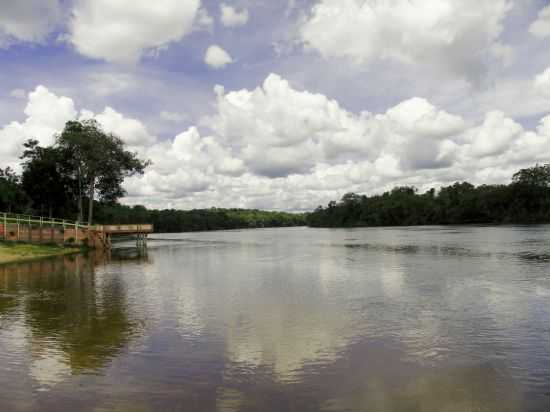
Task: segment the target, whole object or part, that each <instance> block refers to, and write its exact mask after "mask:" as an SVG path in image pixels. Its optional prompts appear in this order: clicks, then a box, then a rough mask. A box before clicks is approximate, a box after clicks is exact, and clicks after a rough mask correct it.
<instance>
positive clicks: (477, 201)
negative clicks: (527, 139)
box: [307, 165, 550, 227]
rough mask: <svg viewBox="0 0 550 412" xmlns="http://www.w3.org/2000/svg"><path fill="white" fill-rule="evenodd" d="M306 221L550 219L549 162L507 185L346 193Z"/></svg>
mask: <svg viewBox="0 0 550 412" xmlns="http://www.w3.org/2000/svg"><path fill="white" fill-rule="evenodd" d="M307 222H308V224H309V225H310V226H318V227H357V226H404V225H405V226H406V225H435V224H441V225H443V224H464V223H496V224H500V223H550V165H542V166H541V165H536V166H534V167H531V168H527V169H522V170H520V171H519V172H517V173H516V174H515V175H514V176H513V178H512V183H511V184H509V185H481V186H478V187H475V186H474V185H472V184H470V183H468V182H460V183H459V182H457V183H455V184H453V185H450V186H446V187H442V188H440V189H439V191H436V190H435V189H431V190H429V191H427V192H426V193H422V194H419V193H418V192H417V190H416V188H414V187H396V188H394V189H393V190H391V191H389V192H386V193H383V194H380V195H374V196H366V195H358V194H355V193H348V194H346V195H344V196H343V197H342V200H341V201H340V202H335V201H332V202H330V203H329V204H328V206H327V207H322V206H319V207H318V208H317V209H316V210H315V211H314V212H313V213H311V214H309V215H308V217H307Z"/></svg>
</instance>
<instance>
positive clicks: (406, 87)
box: [0, 0, 550, 210]
mask: <svg viewBox="0 0 550 412" xmlns="http://www.w3.org/2000/svg"><path fill="white" fill-rule="evenodd" d="M548 6H550V3H549V2H548V1H542V0H279V1H273V0H272V1H267V0H265V1H264V0H254V1H253V0H228V1H225V2H219V1H213V0H202V1H200V0H156V1H155V2H149V1H146V0H133V1H129V0H93V1H92V0H63V1H61V0H21V1H18V2H12V1H8V0H0V7H1V9H2V15H1V16H0V67H2V70H1V71H0V167H2V166H4V167H5V166H7V165H10V166H16V165H17V156H18V154H19V153H20V148H21V143H22V142H23V141H24V140H26V139H27V138H31V137H34V138H38V139H39V140H40V141H41V142H42V143H43V144H51V143H52V142H53V138H52V136H53V135H54V134H55V133H56V132H58V131H59V130H61V128H62V127H63V124H64V123H65V122H66V121H67V120H70V119H72V118H87V117H95V118H97V119H98V120H99V121H100V122H101V123H102V124H103V127H104V128H105V129H106V130H107V131H110V132H114V133H116V134H119V135H120V136H121V137H122V138H123V139H124V140H125V141H126V142H127V143H128V145H129V146H130V147H131V148H132V149H133V150H136V151H137V152H139V153H140V154H141V155H142V156H143V157H147V158H149V159H151V160H153V166H152V167H151V168H150V170H149V171H148V172H147V173H146V174H145V175H144V176H143V177H140V178H133V179H130V180H128V181H127V182H126V188H127V190H128V197H127V198H126V199H124V201H125V202H127V203H130V204H136V203H140V204H146V205H148V206H151V207H178V208H193V207H211V206H224V207H260V208H266V209H284V210H308V209H311V208H314V207H315V206H317V205H318V204H321V203H326V202H328V201H329V200H331V199H337V198H339V197H341V196H342V195H343V194H344V193H346V192H349V191H356V192H360V193H375V192H380V191H383V190H386V189H388V188H390V187H392V186H394V185H415V186H417V187H418V188H419V189H420V190H424V189H427V188H429V187H432V186H434V187H438V186H440V185H443V184H448V183H450V182H453V181H456V180H470V181H472V182H474V183H478V184H481V183H502V182H506V181H508V180H509V179H510V177H511V175H512V174H513V172H514V171H515V170H517V169H519V168H521V167H525V166H529V165H532V164H534V163H536V162H547V161H548V155H547V153H550V151H549V149H550V117H547V115H548V114H549V113H548V112H549V111H550V71H547V69H549V67H550V59H549V49H548V47H549V46H548V40H549V37H550V7H548ZM207 56H208V57H207Z"/></svg>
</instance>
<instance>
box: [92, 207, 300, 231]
mask: <svg viewBox="0 0 550 412" xmlns="http://www.w3.org/2000/svg"><path fill="white" fill-rule="evenodd" d="M97 216H98V220H99V221H101V222H107V223H113V224H126V223H151V224H153V225H154V227H155V231H156V232H159V233H178V232H194V231H205V230H227V229H247V228H264V227H289V226H305V224H306V220H305V215H304V214H297V213H285V212H269V211H264V210H255V209H254V210H251V209H220V208H210V209H196V210H176V209H165V210H150V209H146V208H145V207H143V206H133V207H131V206H125V205H120V204H105V203H104V204H101V205H99V206H98V208H97Z"/></svg>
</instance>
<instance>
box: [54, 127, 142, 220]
mask: <svg viewBox="0 0 550 412" xmlns="http://www.w3.org/2000/svg"><path fill="white" fill-rule="evenodd" d="M57 146H58V147H59V148H60V149H61V150H63V151H65V152H66V153H67V154H68V156H69V158H70V159H71V164H72V166H73V172H74V178H75V181H76V182H77V199H78V208H79V219H80V220H82V217H83V211H82V205H83V198H84V195H85V194H87V198H88V224H92V221H93V208H94V199H95V196H96V194H97V195H98V196H99V198H100V199H101V200H104V199H105V200H109V201H115V200H116V199H118V198H120V197H122V196H123V195H124V194H125V191H124V189H123V188H122V182H123V181H124V178H125V177H128V176H132V175H135V174H142V173H143V172H144V170H145V168H146V167H147V166H148V165H149V164H150V162H149V161H143V160H140V159H139V158H138V157H137V154H136V153H132V152H130V151H128V150H125V147H124V142H123V141H122V139H121V138H120V137H118V136H115V135H114V134H111V133H106V132H105V131H103V129H102V128H101V126H100V125H99V123H98V122H97V121H95V120H85V121H70V122H67V124H66V125H65V128H64V130H63V132H62V133H61V134H60V135H59V136H58V137H57Z"/></svg>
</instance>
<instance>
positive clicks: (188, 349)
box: [0, 226, 550, 412]
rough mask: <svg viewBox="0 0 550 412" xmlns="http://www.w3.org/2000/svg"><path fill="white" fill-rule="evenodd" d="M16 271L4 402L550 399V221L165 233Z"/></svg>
mask: <svg viewBox="0 0 550 412" xmlns="http://www.w3.org/2000/svg"><path fill="white" fill-rule="evenodd" d="M156 237H157V238H158V239H163V240H158V241H152V242H150V243H149V248H148V251H147V253H146V254H138V253H137V252H136V251H135V250H131V249H124V248H121V249H119V250H115V251H114V252H113V254H112V256H100V255H90V256H87V257H85V256H76V257H74V256H73V257H64V258H59V259H50V260H43V261H37V262H32V263H24V264H18V265H10V266H4V267H0V411H138V412H139V411H267V412H270V411H273V412H275V411H276V412H282V411H300V412H301V411H319V410H321V411H438V412H439V411H444V412H454V411H549V410H550V227H548V226H536V227H518V226H516V227H498V228H496V227H445V228H442V227H433V228H405V229H397V228H386V229H356V230H324V229H304V228H293V229H269V230H254V231H229V232H210V233H194V234H181V235H156Z"/></svg>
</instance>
